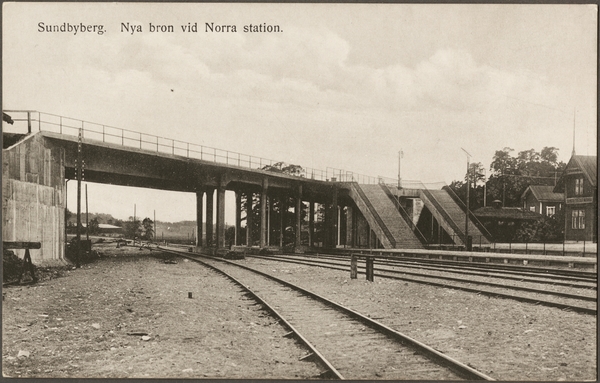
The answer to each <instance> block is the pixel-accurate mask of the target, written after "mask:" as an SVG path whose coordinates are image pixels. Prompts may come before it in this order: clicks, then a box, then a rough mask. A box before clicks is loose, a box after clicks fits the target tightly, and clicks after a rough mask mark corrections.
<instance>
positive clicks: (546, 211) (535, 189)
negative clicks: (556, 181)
mask: <svg viewBox="0 0 600 383" xmlns="http://www.w3.org/2000/svg"><path fill="white" fill-rule="evenodd" d="M564 199H565V196H564V194H563V193H555V192H554V186H548V185H529V186H528V187H527V189H525V191H524V192H523V194H522V195H521V201H523V210H526V211H532V212H534V213H538V214H542V215H545V216H546V217H553V216H555V215H556V214H558V213H559V212H560V211H561V210H562V207H563V204H564Z"/></svg>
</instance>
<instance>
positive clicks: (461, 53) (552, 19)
mask: <svg viewBox="0 0 600 383" xmlns="http://www.w3.org/2000/svg"><path fill="white" fill-rule="evenodd" d="M40 23H43V25H44V26H53V25H57V26H60V25H63V23H69V24H71V25H80V24H81V23H83V24H84V25H103V26H104V30H105V33H103V34H98V33H94V32H78V33H77V34H75V33H73V32H71V33H68V32H65V33H61V32H45V31H41V30H44V29H43V28H41V27H40V25H41V24H40ZM126 23H129V26H130V27H131V26H132V25H140V26H141V28H142V32H135V31H134V32H133V33H131V31H126V30H123V28H122V24H126ZM188 23H191V24H192V25H193V24H194V23H197V28H198V32H187V33H186V32H183V31H182V29H181V26H182V25H188ZM206 23H209V24H210V23H214V24H213V25H235V26H236V29H237V31H236V32H207V31H206ZM263 23H265V25H272V26H279V29H280V32H277V33H276V32H273V33H244V32H243V28H244V26H245V25H250V24H253V25H257V24H263ZM150 24H153V25H172V26H173V30H174V32H172V33H169V32H165V33H161V32H151V31H150V29H149V27H150ZM2 29H3V30H2V32H3V34H2V43H3V48H2V49H3V52H2V53H3V63H2V107H3V109H5V110H22V109H28V110H36V111H41V112H46V113H51V114H56V115H61V116H66V117H71V118H75V119H82V120H86V121H91V122H97V123H100V124H105V125H111V126H115V127H119V128H123V129H129V130H133V131H141V132H144V133H147V134H152V135H157V136H160V137H167V138H175V139H179V140H182V141H187V142H191V143H195V144H199V145H206V146H211V147H216V148H220V149H226V150H230V151H233V152H241V153H244V154H249V155H252V156H260V157H263V158H268V159H273V160H277V161H285V162H287V163H293V164H298V165H301V166H304V167H309V168H316V169H325V168H327V167H332V168H338V169H344V170H347V171H353V172H355V173H360V174H365V175H370V176H384V177H389V178H397V176H398V152H399V151H400V150H402V152H403V158H402V160H401V177H402V179H404V180H420V181H423V182H425V183H435V182H445V183H450V182H452V181H453V180H457V179H462V178H464V173H465V170H466V155H465V153H464V152H463V150H461V148H464V149H465V150H466V151H468V152H469V153H470V154H471V159H470V160H471V161H472V162H481V163H483V165H484V167H486V168H487V169H489V165H490V162H491V161H492V157H493V155H494V152H495V151H496V150H500V149H502V148H504V147H510V148H513V149H514V150H515V151H514V154H516V153H518V152H519V151H522V150H528V149H532V148H533V149H535V150H537V151H540V150H541V149H542V148H543V147H546V146H554V147H557V148H559V149H560V151H559V159H560V160H562V161H565V162H567V161H568V159H569V157H570V154H571V150H572V148H573V132H574V127H575V149H576V152H577V154H587V155H596V150H597V89H596V87H597V48H598V42H597V29H598V9H597V6H596V5H566V4H564V5H560V4H559V5H535V4H534V5H523V4H520V5H508V4H496V5H492V4H477V5H473V4H462V5H460V4H447V5H445V4H187V3H180V4H171V3H164V4H160V3H3V13H2ZM130 29H133V28H130ZM229 29H230V30H231V29H232V28H229ZM3 129H4V130H6V131H10V130H11V129H14V127H13V126H10V125H6V124H5V123H3ZM74 184H75V183H74V182H70V183H69V190H68V193H69V197H68V199H69V201H68V207H69V208H70V209H71V210H74V207H75V200H74V195H75V193H74V191H75V189H74ZM88 189H89V190H88V192H89V195H90V206H89V209H90V212H103V213H111V214H113V215H114V216H115V217H117V218H127V217H129V216H131V215H133V205H134V204H136V209H137V211H138V214H139V215H143V216H148V217H152V214H153V212H154V211H156V214H157V219H159V220H164V221H178V220H183V219H195V212H194V206H195V196H194V195H191V194H189V193H173V192H161V191H149V190H143V189H133V188H123V187H115V186H107V185H99V184H91V183H90V184H89V185H88ZM92 197H93V198H92ZM228 200H229V201H231V195H230V194H228ZM157 201H158V202H159V203H157ZM228 206H231V204H229V202H228ZM230 212H231V210H230V209H229V208H228V217H229V216H230V215H231V214H230ZM230 220H231V219H230Z"/></svg>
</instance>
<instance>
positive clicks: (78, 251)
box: [75, 129, 83, 268]
mask: <svg viewBox="0 0 600 383" xmlns="http://www.w3.org/2000/svg"><path fill="white" fill-rule="evenodd" d="M82 167H83V162H82V156H81V129H79V137H78V139H77V160H76V163H75V168H76V169H75V172H76V177H77V248H76V253H75V267H77V268H79V267H80V266H81V265H80V263H79V259H80V257H81V177H82V176H83V169H82Z"/></svg>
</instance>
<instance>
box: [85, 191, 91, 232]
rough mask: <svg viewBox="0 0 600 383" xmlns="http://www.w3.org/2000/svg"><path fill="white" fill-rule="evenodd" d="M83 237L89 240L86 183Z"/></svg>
mask: <svg viewBox="0 0 600 383" xmlns="http://www.w3.org/2000/svg"><path fill="white" fill-rule="evenodd" d="M85 239H86V240H88V241H89V240H90V223H89V222H88V197H87V184H85Z"/></svg>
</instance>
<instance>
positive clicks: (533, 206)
mask: <svg viewBox="0 0 600 383" xmlns="http://www.w3.org/2000/svg"><path fill="white" fill-rule="evenodd" d="M529 211H532V212H534V213H535V205H532V206H529Z"/></svg>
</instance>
